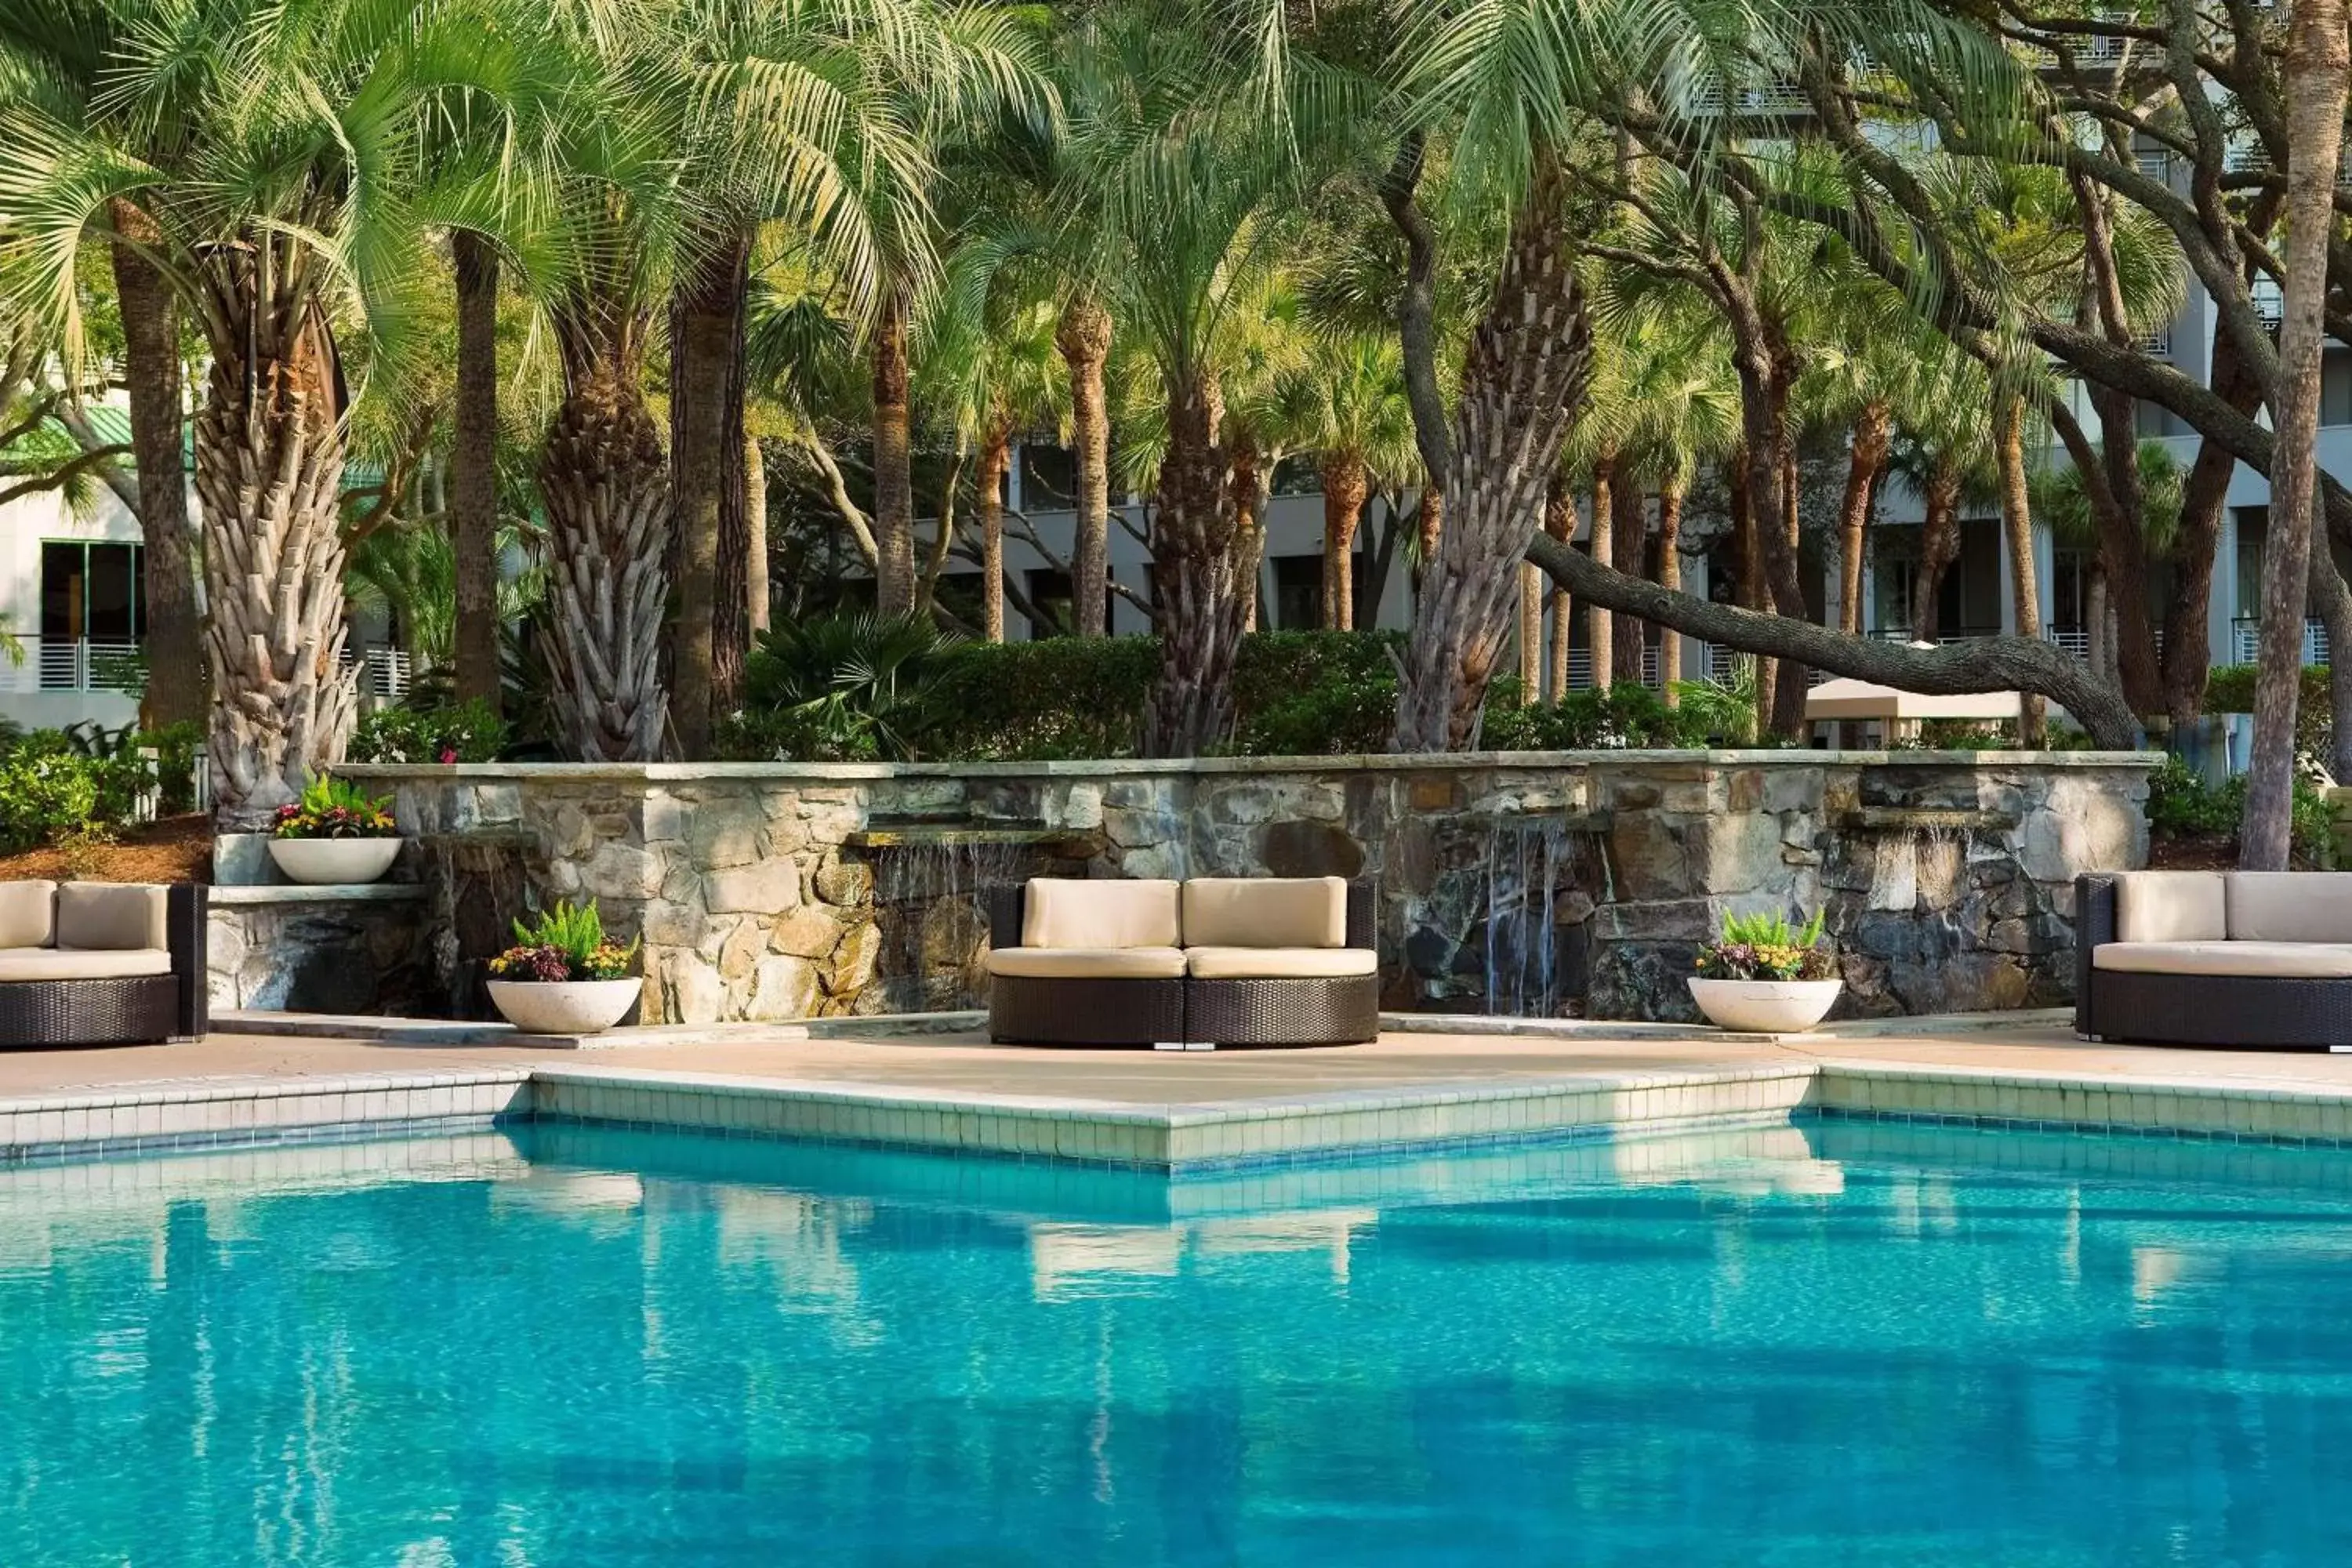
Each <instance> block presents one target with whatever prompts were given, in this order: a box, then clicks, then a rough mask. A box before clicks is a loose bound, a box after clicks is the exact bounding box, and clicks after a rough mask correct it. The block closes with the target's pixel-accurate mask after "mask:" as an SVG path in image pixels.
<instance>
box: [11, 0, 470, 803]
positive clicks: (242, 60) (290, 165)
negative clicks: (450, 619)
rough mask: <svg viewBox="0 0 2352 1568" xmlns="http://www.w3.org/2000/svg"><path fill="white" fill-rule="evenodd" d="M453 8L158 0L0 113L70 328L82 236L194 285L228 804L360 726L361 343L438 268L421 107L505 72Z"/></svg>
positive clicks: (268, 792)
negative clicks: (349, 493)
mask: <svg viewBox="0 0 2352 1568" xmlns="http://www.w3.org/2000/svg"><path fill="white" fill-rule="evenodd" d="M456 16H457V7H455V6H440V5H423V6H420V7H418V8H416V9H415V10H413V11H410V12H406V13H404V14H402V15H400V16H397V17H390V16H386V14H385V13H384V12H383V11H382V10H381V9H380V8H377V7H373V6H368V5H361V4H358V3H356V0H290V3H271V4H266V5H265V4H262V3H261V0H220V3H218V4H211V5H200V6H188V7H180V8H169V9H158V10H155V11H152V12H150V13H144V14H142V15H141V16H139V18H138V20H137V25H135V26H128V27H126V28H124V29H123V31H122V32H121V34H120V35H119V37H116V39H115V40H114V42H113V44H112V47H111V50H110V54H109V56H108V57H107V58H108V60H109V65H108V68H107V69H106V71H105V73H104V86H103V88H102V90H100V91H99V92H98V93H96V94H95V95H94V96H93V97H92V98H91V99H90V100H89V114H87V115H86V116H83V117H81V118H79V119H68V118H63V117H60V116H59V115H58V113H56V112H55V108H56V106H55V104H54V102H51V101H42V100H34V99H19V100H17V101H16V102H15V103H14V104H12V105H11V106H10V107H9V109H8V110H6V114H5V128H0V225H5V226H6V228H7V229H8V231H9V235H10V238H9V240H8V241H7V243H6V245H5V250H0V268H5V270H6V276H7V285H8V290H9V292H10V293H11V294H12V295H13V296H14V297H16V298H17V299H19V300H27V301H30V302H32V304H33V306H34V308H35V309H36V310H37V311H38V312H39V313H40V314H41V316H42V317H43V318H44V319H45V320H47V321H49V322H51V323H53V324H55V325H56V326H57V327H58V329H59V330H60V331H62V332H63V333H64V334H65V335H66V336H67V338H68V340H72V339H76V338H78V337H79V321H78V304H77V300H76V298H75V292H74V276H73V266H72V263H73V258H74V254H75V252H76V250H77V248H78V247H79V245H80V243H81V242H82V241H83V240H85V239H98V240H101V241H104V242H107V243H110V244H111V243H120V244H122V245H124V246H127V247H130V248H131V249H132V250H134V251H136V252H137V253H138V254H139V255H140V257H141V258H142V259H143V260H145V261H146V262H147V263H149V264H150V265H151V266H152V267H153V268H155V269H156V270H157V271H158V272H159V273H161V274H162V275H163V277H164V278H165V279H168V280H169V283H170V285H171V287H172V289H173V292H174V293H175V294H176V295H177V296H178V297H179V298H180V299H182V300H185V301H186V302H187V303H188V305H189V308H190V309H191V310H192V311H193V313H194V319H195V321H196V324H197V326H198V329H199V330H200V331H201V332H202V334H203V336H204V338H205V345H206V348H207V350H208V352H209V353H210V356H211V363H210V368H209V370H208V373H207V375H206V380H205V401H204V404H203V406H202V408H201V410H200V412H199V413H198V415H197V418H196V427H195V460H196V473H195V482H196V491H197V495H198V499H199V500H200V501H201V502H202V507H203V520H204V540H205V547H204V569H205V600H206V604H207V607H208V609H209V612H210V624H209V626H207V628H206V630H207V636H206V643H205V646H206V650H207V654H208V661H209V665H210V670H211V675H212V685H213V690H214V696H215V701H214V704H213V708H212V740H211V750H212V763H213V781H214V791H215V805H216V809H217V811H218V813H219V816H220V817H221V819H222V820H223V821H224V822H225V823H226V824H227V825H229V826H252V825H256V824H257V823H259V822H260V821H262V820H264V819H266V818H267V816H268V815H269V813H270V812H271V811H272V810H273V809H274V808H275V807H276V806H277V805H278V804H280V803H282V802H284V801H287V800H289V799H291V798H293V796H294V795H295V794H296V793H298V792H299V789H300V788H301V786H302V783H303V780H304V778H305V776H306V774H308V773H310V772H311V771H312V770H314V769H317V768H319V767H320V766H323V765H325V764H327V763H332V762H333V761H335V760H337V759H338V758H339V757H340V756H341V752H342V746H343V742H344V739H345V737H346V736H347V735H348V733H349V731H350V728H351V722H352V712H353V700H354V693H353V687H352V676H351V674H350V673H349V671H348V670H346V669H345V668H344V666H343V660H342V653H343V643H344V635H345V633H344V618H343V597H342V584H341V576H342V554H343V546H342V542H341V537H340V534H339V531H338V528H337V522H338V517H337V511H338V500H339V496H340V490H341V473H342V464H343V443H344V436H343V413H344V409H345V406H346V404H347V401H348V396H349V390H348V389H349V379H348V370H349V368H350V367H347V364H346V348H347V346H351V347H356V348H358V349H360V350H361V351H362V353H363V358H362V363H365V364H368V365H371V366H373V364H375V363H379V362H383V363H389V361H390V360H392V359H394V358H395V357H396V356H397V355H398V354H399V353H401V352H403V349H404V346H405V345H404V343H403V342H402V341H401V338H400V334H399V330H398V329H399V326H400V322H401V320H402V317H403V314H404V305H403V300H404V294H405V293H406V292H407V291H409V290H412V289H415V288H416V287H417V285H418V280H419V279H428V278H429V277H430V276H431V274H432V271H433V268H432V267H431V265H430V261H429V258H428V256H427V254H426V252H425V248H424V235H423V232H422V230H421V228H420V227H419V226H418V225H417V223H416V221H415V212H414V209H413V208H412V207H411V206H410V205H409V201H410V199H411V198H412V197H413V196H414V195H415V193H416V192H417V191H418V190H419V189H420V187H421V184H422V175H423V170H422V168H421V165H420V159H419V147H420V143H421V140H422V139H421V137H420V136H419V134H418V128H419V126H420V123H421V122H422V121H425V120H426V119H429V118H430V117H431V116H432V115H433V114H435V113H438V112H446V110H447V109H448V107H449V106H450V105H451V104H453V103H455V102H458V101H461V100H466V99H467V98H469V97H470V96H471V95H473V94H475V93H478V92H480V93H495V91H496V89H497V83H496V81H495V80H493V79H487V72H488V67H489V66H490V65H492V64H494V63H496V62H497V60H498V58H499V50H497V49H495V48H483V49H481V50H480V51H479V58H477V57H476V56H475V55H474V54H473V53H470V52H469V51H468V50H467V49H463V48H459V47H456V46H455V44H454V42H453V39H452V37H451V34H450V33H449V32H447V31H444V30H443V29H444V27H445V26H449V25H453V20H454V18H456ZM470 30H472V31H474V32H476V33H478V31H479V29H478V28H474V29H470ZM477 41H478V40H477ZM158 127H163V128H168V132H169V133H168V135H164V136H155V135H151V134H149V133H150V132H153V131H154V130H155V128H158ZM118 129H119V130H121V132H123V133H122V134H121V135H120V136H118V135H117V134H115V132H116V131H117V130H118ZM133 148H135V149H136V152H135V153H134V152H133V151H131V149H133ZM123 203H127V204H129V205H131V206H132V207H135V208H136V209H137V210H138V211H139V212H140V213H141V214H143V215H144V216H145V217H146V218H147V219H148V220H150V222H152V229H151V228H147V227H145V226H140V225H137V224H132V223H130V222H128V221H127V220H126V218H125V216H124V213H125V209H124V207H123V206H121V205H119V204H123ZM339 321H341V322H342V323H345V324H347V325H348V326H350V327H351V328H353V329H355V330H356V337H355V339H354V341H353V342H352V343H351V344H349V345H347V344H346V342H344V339H343V336H342V335H339V332H338V328H337V323H338V322H339ZM151 390H152V388H151Z"/></svg>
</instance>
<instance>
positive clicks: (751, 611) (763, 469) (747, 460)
mask: <svg viewBox="0 0 2352 1568" xmlns="http://www.w3.org/2000/svg"><path fill="white" fill-rule="evenodd" d="M743 534H744V539H745V542H746V545H747V548H746V549H745V551H744V557H745V559H744V562H743V600H744V604H743V609H744V617H743V618H744V619H745V620H746V621H747V622H748V623H749V624H750V626H751V636H752V637H757V636H759V635H760V634H761V632H764V631H766V630H767V629H768V615H769V595H771V594H772V591H773V587H774V584H772V583H771V582H770V581H769V577H768V464H767V460H766V459H765V458H762V457H761V455H760V440H759V437H756V436H751V435H746V436H745V437H743ZM747 640H748V639H747Z"/></svg>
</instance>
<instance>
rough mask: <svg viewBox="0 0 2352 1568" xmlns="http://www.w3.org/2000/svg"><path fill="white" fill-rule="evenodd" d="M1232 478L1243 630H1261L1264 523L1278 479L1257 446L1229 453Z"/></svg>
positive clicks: (1236, 571) (1238, 446) (1228, 485)
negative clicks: (1260, 570) (1260, 565)
mask: <svg viewBox="0 0 2352 1568" xmlns="http://www.w3.org/2000/svg"><path fill="white" fill-rule="evenodd" d="M1227 456H1228V457H1229V458H1231V460H1232V465H1233V467H1232V477H1231V479H1228V481H1227V482H1226V486H1225V488H1226V490H1227V493H1229V494H1230V495H1231V496H1232V497H1233V506H1234V584H1235V587H1236V589H1237V591H1238V592H1239V593H1240V594H1241V596H1242V630H1244V631H1245V632H1254V631H1255V630H1257V612H1258V592H1257V574H1258V563H1259V561H1260V559H1261V558H1262V557H1263V556H1264V555H1265V526H1264V524H1263V523H1262V521H1260V520H1261V519H1262V517H1263V516H1264V514H1265V504H1264V503H1265V499H1266V494H1267V491H1268V489H1270V487H1271V486H1272V484H1273V480H1274V476H1273V475H1272V474H1271V473H1269V472H1266V471H1265V454H1263V453H1261V452H1260V451H1259V450H1258V449H1257V447H1256V446H1255V444H1254V443H1251V442H1248V441H1239V442H1236V443H1234V447H1233V448H1232V450H1231V451H1230V452H1229V453H1228V454H1227Z"/></svg>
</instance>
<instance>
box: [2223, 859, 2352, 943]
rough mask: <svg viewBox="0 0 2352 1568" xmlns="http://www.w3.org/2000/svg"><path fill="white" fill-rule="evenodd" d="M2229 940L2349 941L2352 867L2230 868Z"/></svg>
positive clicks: (2351, 934) (2351, 936)
mask: <svg viewBox="0 0 2352 1568" xmlns="http://www.w3.org/2000/svg"><path fill="white" fill-rule="evenodd" d="M2222 880H2223V881H2224V882H2225V883H2226V884H2227V885H2228V888H2229V898H2230V940H2231V941H2232V942H2241V941H2242V942H2352V873H2347V872H2341V871H2231V872H2227V873H2225V874H2224V875H2223V878H2222Z"/></svg>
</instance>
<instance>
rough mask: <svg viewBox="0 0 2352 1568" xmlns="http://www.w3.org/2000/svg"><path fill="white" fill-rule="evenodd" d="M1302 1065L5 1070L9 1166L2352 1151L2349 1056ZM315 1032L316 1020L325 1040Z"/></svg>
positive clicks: (1918, 1032)
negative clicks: (2039, 1134)
mask: <svg viewBox="0 0 2352 1568" xmlns="http://www.w3.org/2000/svg"><path fill="white" fill-rule="evenodd" d="M1391 1022H1392V1023H1393V1024H1395V1025H1397V1026H1395V1027H1391V1029H1389V1030H1388V1031H1386V1032H1384V1033H1383V1035H1382V1036H1381V1038H1380V1039H1379V1040H1378V1041H1377V1042H1375V1043H1373V1044H1371V1045H1368V1046H1359V1047H1342V1048H1337V1049H1326V1050H1311V1051H1310V1050H1297V1051H1216V1052H1181V1053H1176V1052H1152V1051H1080V1050H1036V1049H1025V1048H1021V1047H998V1046H992V1045H989V1044H988V1043H987V1042H986V1041H985V1039H984V1038H982V1037H980V1036H979V1035H978V1034H976V1033H971V1032H955V1031H952V1030H946V1031H942V1030H941V1029H940V1027H939V1026H938V1021H936V1020H933V1021H927V1022H926V1023H925V1024H924V1025H923V1027H924V1029H925V1031H926V1032H921V1033H911V1034H906V1035H890V1034H877V1033H867V1032H865V1031H866V1030H871V1029H875V1028H877V1027H887V1025H882V1024H880V1023H879V1022H878V1021H874V1020H862V1021H860V1022H859V1028H860V1033H858V1034H857V1035H856V1036H855V1037H826V1032H825V1030H824V1026H817V1027H816V1028H814V1029H813V1030H812V1031H809V1032H808V1033H811V1034H814V1035H815V1037H803V1031H802V1030H799V1029H797V1028H793V1027H764V1028H763V1027H760V1026H733V1027H714V1028H709V1029H703V1030H683V1029H678V1030H666V1031H658V1032H656V1033H654V1034H651V1035H649V1036H647V1037H645V1039H646V1043H642V1044H629V1045H619V1046H615V1047H613V1048H609V1049H604V1050H600V1051H596V1052H593V1053H589V1054H583V1053H582V1052H580V1051H578V1050H572V1049H563V1048H548V1047H542V1046H538V1045H533V1044H530V1043H525V1042H520V1041H518V1042H516V1043H514V1044H511V1045H480V1044H448V1043H437V1042H428V1043H416V1044H412V1043H401V1042H397V1041H386V1040H381V1039H379V1040H368V1039H349V1038H335V1037H331V1036H328V1035H326V1034H321V1035H320V1036H317V1037H310V1036H299V1035H268V1036H260V1035H239V1034H226V1033H225V1034H216V1035H214V1036H211V1037H207V1038H206V1039H205V1040H204V1041H202V1042H201V1043H198V1044H194V1045H182V1046H166V1047H122V1048H110V1049H98V1050H82V1051H17V1052H0V1163H23V1162H26V1161H29V1160H43V1159H64V1158H77V1157H84V1156H89V1155H107V1154H113V1153H128V1152H148V1151H153V1150H159V1149H176V1148H186V1147H194V1146H202V1145H206V1144H220V1143H230V1142H273V1141H296V1140H301V1139H308V1138H327V1137H360V1136H368V1135H371V1134H377V1133H392V1132H398V1131H422V1130H427V1129H441V1128H448V1127H454V1126H459V1125H469V1124H474V1123H487V1122H488V1121H490V1120H492V1119H495V1118H499V1117H514V1116H520V1115H530V1116H539V1117H547V1118H556V1119H577V1120H582V1121H610V1122H620V1123H626V1124H631V1125H638V1126H650V1127H664V1128H668V1127H676V1128H694V1129H701V1130H708V1131H718V1132H721V1133H724V1134H728V1135H732V1136H751V1137H790V1138H822V1139H835V1140H839V1141H843V1142H856V1143H868V1144H884V1145H892V1146H905V1147H917V1148H929V1149H939V1150H949V1151H955V1150H961V1151H974V1152H990V1153H996V1154H1011V1155H1021V1156H1040V1157H1058V1158H1066V1159H1078V1160H1086V1161H1093V1162H1097V1163H1113V1164H1121V1165H1142V1166H1148V1167H1156V1168H1166V1169H1171V1170H1176V1169H1184V1168H1200V1169H1213V1168H1216V1167H1218V1166H1222V1165H1231V1164H1234V1163H1251V1162H1257V1161H1269V1162H1278V1161H1281V1160H1284V1159H1291V1158H1299V1157H1313V1156H1320V1155H1334V1154H1341V1153H1349V1152H1365V1151H1377V1150H1383V1149H1396V1148H1412V1147H1423V1146H1429V1145H1442V1144H1447V1143H1470V1142H1499V1141H1508V1140H1516V1139H1535V1138H1549V1137H1561V1136H1590V1137H1596V1138H1624V1137H1631V1136H1638V1135H1642V1134H1646V1133H1651V1132H1656V1131H1674V1130H1692V1129H1698V1128H1703V1127H1731V1126H1740V1125H1770V1124H1775V1123H1784V1122H1786V1121H1788V1119H1789V1118H1790V1116H1791V1114H1793V1113H1795V1112H1798V1111H1799V1110H1814V1111H1820V1112H1825V1113H1828V1114H1830V1115H1833V1116H1880V1115H1895V1116H1902V1117H1905V1118H1925V1119H1928V1120H1938V1121H1956V1122H1961V1123H1979V1124H1995V1125H2028V1126H2042V1127H2063V1128H2067V1129H2072V1130H2088V1131H2114V1132H2142V1133H2151V1134H2158V1135H2164V1134H2169V1135H2175V1136H2183V1137H2189V1138H2198V1139H2222V1140H2238V1139H2242V1140H2258V1141H2265V1142H2268V1141H2278V1142H2315V1143H2321V1144H2328V1145H2334V1144H2342V1143H2352V1058H2345V1057H2333V1056H2327V1055H2317V1054H2315V1055H2288V1054H2281V1053H2254V1052H2246V1053H2231V1052H2211V1051H2182V1050H2163V1049H2154V1048H2137V1047H2127V1046H2114V1045H2090V1044H2086V1043H2084V1042H2082V1041H2079V1040H2077V1039H2075V1038H2074V1035H2073V1033H2072V1031H2071V1030H2070V1029H2069V1028H2068V1026H2067V1025H2066V1022H2065V1020H2064V1017H2063V1015H2059V1014H2030V1015H2015V1016H2009V1017H2007V1018H2001V1019H1992V1018H1989V1017H1960V1018H1947V1019H1906V1020H1895V1021H1891V1022H1880V1023H1875V1024H1871V1025H1855V1026H1832V1028H1830V1029H1828V1030H1826V1031H1824V1032H1822V1033H1820V1034H1816V1035H1810V1036H1792V1037H1778V1038H1772V1037H1718V1036H1715V1035H1713V1034H1712V1033H1711V1032H1710V1031H1706V1030H1704V1029H1696V1028H1679V1027H1673V1026H1605V1025H1596V1026H1558V1027H1555V1028H1554V1029H1552V1030H1549V1031H1548V1032H1545V1033H1538V1034H1528V1033H1495V1032H1489V1031H1491V1029H1492V1028H1493V1027H1494V1026H1493V1025H1492V1024H1491V1023H1490V1022H1489V1021H1486V1020H1455V1021H1447V1020H1442V1019H1427V1020H1392V1021H1391ZM321 1025H322V1026H331V1023H330V1021H326V1020H321Z"/></svg>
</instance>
